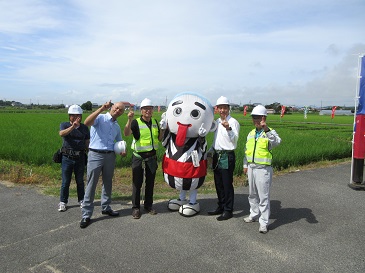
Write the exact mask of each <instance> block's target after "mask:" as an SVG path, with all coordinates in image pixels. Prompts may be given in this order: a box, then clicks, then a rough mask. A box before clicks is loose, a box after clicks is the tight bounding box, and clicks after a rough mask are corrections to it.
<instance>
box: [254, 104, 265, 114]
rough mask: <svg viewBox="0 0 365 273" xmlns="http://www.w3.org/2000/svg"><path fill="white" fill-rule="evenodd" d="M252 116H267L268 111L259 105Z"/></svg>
mask: <svg viewBox="0 0 365 273" xmlns="http://www.w3.org/2000/svg"><path fill="white" fill-rule="evenodd" d="M251 116H267V110H266V108H265V107H264V106H263V105H261V104H260V105H257V106H256V107H255V108H253V110H252V112H251Z"/></svg>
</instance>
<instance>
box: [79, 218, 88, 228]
mask: <svg viewBox="0 0 365 273" xmlns="http://www.w3.org/2000/svg"><path fill="white" fill-rule="evenodd" d="M88 225H90V218H82V220H81V222H80V228H86V227H87V226H88Z"/></svg>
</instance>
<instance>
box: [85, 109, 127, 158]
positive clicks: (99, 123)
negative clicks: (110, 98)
mask: <svg viewBox="0 0 365 273" xmlns="http://www.w3.org/2000/svg"><path fill="white" fill-rule="evenodd" d="M121 140H122V133H121V130H120V126H119V124H118V121H117V120H113V117H112V116H111V115H110V113H106V114H100V115H98V116H97V117H96V119H95V121H94V124H93V125H92V126H91V129H90V145H89V148H91V149H96V150H107V151H113V150H114V142H115V141H121Z"/></svg>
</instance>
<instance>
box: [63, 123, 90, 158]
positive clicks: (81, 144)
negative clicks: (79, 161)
mask: <svg viewBox="0 0 365 273" xmlns="http://www.w3.org/2000/svg"><path fill="white" fill-rule="evenodd" d="M69 127H71V123H70V122H62V123H61V124H60V131H62V130H65V129H67V128H69ZM88 139H90V131H89V128H88V127H87V126H86V125H85V124H83V123H81V124H80V126H79V127H77V128H75V129H73V130H72V131H71V133H69V134H68V135H67V136H64V137H63V144H62V147H64V148H66V149H71V150H75V151H83V150H85V149H86V148H87V147H86V146H85V144H86V140H88Z"/></svg>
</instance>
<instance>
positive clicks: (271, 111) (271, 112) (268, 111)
mask: <svg viewBox="0 0 365 273" xmlns="http://www.w3.org/2000/svg"><path fill="white" fill-rule="evenodd" d="M266 110H267V113H268V114H275V113H276V111H275V110H274V109H266Z"/></svg>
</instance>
